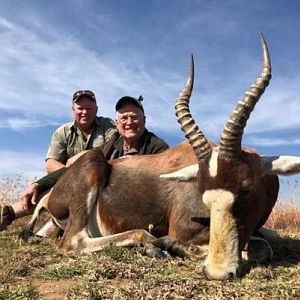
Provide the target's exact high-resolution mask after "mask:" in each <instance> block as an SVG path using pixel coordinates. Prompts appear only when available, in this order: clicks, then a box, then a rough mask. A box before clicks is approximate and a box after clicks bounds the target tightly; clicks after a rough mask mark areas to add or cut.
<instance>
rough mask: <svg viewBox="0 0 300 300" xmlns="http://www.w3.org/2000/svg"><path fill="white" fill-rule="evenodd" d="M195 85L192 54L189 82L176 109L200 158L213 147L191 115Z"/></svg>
mask: <svg viewBox="0 0 300 300" xmlns="http://www.w3.org/2000/svg"><path fill="white" fill-rule="evenodd" d="M193 85H194V58H193V55H192V56H191V63H190V70H189V75H188V79H187V82H186V84H185V86H184V88H183V89H182V91H181V93H180V94H179V97H178V98H177V100H176V104H175V110H176V116H177V121H178V123H179V124H180V125H181V130H182V131H183V132H184V133H185V136H186V138H187V139H188V141H189V143H190V145H191V146H192V147H193V149H194V151H195V154H196V156H197V158H198V159H203V158H207V157H210V155H211V152H212V149H211V146H210V144H209V143H208V141H207V139H206V138H205V136H204V134H203V133H202V132H201V131H200V129H199V128H198V126H197V125H196V124H195V121H194V119H193V118H192V116H191V113H190V109H189V101H190V97H191V94H192V91H193Z"/></svg>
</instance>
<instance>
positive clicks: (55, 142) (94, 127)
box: [0, 90, 117, 231]
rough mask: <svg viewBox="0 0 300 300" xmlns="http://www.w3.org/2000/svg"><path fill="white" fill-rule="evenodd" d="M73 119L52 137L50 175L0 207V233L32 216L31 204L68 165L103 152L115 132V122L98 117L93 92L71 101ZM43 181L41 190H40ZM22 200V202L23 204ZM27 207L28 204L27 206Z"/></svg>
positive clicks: (76, 95) (48, 160)
mask: <svg viewBox="0 0 300 300" xmlns="http://www.w3.org/2000/svg"><path fill="white" fill-rule="evenodd" d="M72 111H73V117H74V119H73V120H72V121H71V122H68V123H66V124H63V125H61V126H60V127H59V128H57V129H56V130H55V132H54V133H53V135H52V138H51V141H50V145H49V148H48V152H47V155H46V168H47V172H48V173H49V175H47V176H45V177H43V178H42V179H41V180H38V181H37V182H35V183H32V184H31V185H29V186H28V187H27V188H26V189H25V191H24V192H23V193H22V194H21V200H20V201H18V202H16V203H14V204H13V205H12V206H8V205H1V206H0V217H1V218H0V231H1V230H4V229H5V228H6V227H7V225H9V224H10V223H11V222H12V221H13V220H14V219H18V218H21V217H23V216H26V215H28V214H30V213H31V212H32V210H33V208H34V206H33V205H32V204H34V203H35V202H36V198H37V197H38V198H40V197H41V196H42V194H43V192H45V191H47V190H48V187H49V188H50V187H52V186H53V185H54V184H55V183H56V182H57V180H58V178H59V177H60V176H61V175H62V174H63V173H64V172H65V169H66V168H65V167H66V165H70V164H72V162H73V161H74V160H75V158H77V157H78V156H80V155H81V154H83V153H84V152H85V151H86V150H89V149H93V148H100V149H102V148H103V146H104V145H105V143H106V142H107V141H108V140H109V139H110V138H111V137H112V136H113V135H114V133H115V132H117V131H116V127H115V124H114V122H113V120H112V119H110V118H105V117H97V116H96V115H97V111H98V107H97V101H96V97H95V94H94V93H93V92H92V91H90V90H80V91H76V92H75V93H74V94H73V97H72ZM39 181H41V185H42V188H41V190H40V189H39V188H38V186H39ZM22 199H23V201H22ZM24 203H27V207H26V205H24Z"/></svg>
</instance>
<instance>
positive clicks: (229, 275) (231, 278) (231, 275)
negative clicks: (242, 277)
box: [225, 272, 237, 281]
mask: <svg viewBox="0 0 300 300" xmlns="http://www.w3.org/2000/svg"><path fill="white" fill-rule="evenodd" d="M236 278H237V277H236V274H235V273H234V272H229V273H228V274H227V276H226V278H225V280H230V281H231V280H235V279H236Z"/></svg>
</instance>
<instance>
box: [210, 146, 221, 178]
mask: <svg viewBox="0 0 300 300" xmlns="http://www.w3.org/2000/svg"><path fill="white" fill-rule="evenodd" d="M218 155H219V148H218V147H215V148H214V149H213V151H212V154H211V158H210V161H209V174H210V176H211V177H216V176H217V171H218Z"/></svg>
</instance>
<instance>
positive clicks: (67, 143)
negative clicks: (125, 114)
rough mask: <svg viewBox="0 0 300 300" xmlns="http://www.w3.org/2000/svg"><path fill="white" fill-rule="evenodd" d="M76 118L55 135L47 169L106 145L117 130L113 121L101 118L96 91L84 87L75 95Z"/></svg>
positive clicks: (73, 108)
mask: <svg viewBox="0 0 300 300" xmlns="http://www.w3.org/2000/svg"><path fill="white" fill-rule="evenodd" d="M72 111H73V116H74V120H73V121H71V122H68V123H66V124H63V125H62V126H60V127H59V128H58V129H57V130H56V131H55V132H54V134H53V136H52V139H51V142H50V145H49V149H48V152H47V155H46V166H47V172H48V173H51V172H53V171H56V170H58V169H60V168H62V167H64V166H65V165H66V164H67V161H68V160H69V159H70V158H71V157H73V156H74V155H76V154H78V153H80V152H82V151H83V150H89V149H93V148H100V149H101V148H103V146H104V144H105V143H106V142H107V141H108V140H109V139H110V138H111V136H112V135H113V133H114V132H115V131H116V130H115V125H114V122H113V120H111V119H109V118H104V117H97V116H96V115H97V111H98V107H97V101H96V97H95V94H94V93H93V92H92V91H89V90H80V91H77V92H75V93H74V94H73V98H72Z"/></svg>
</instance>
